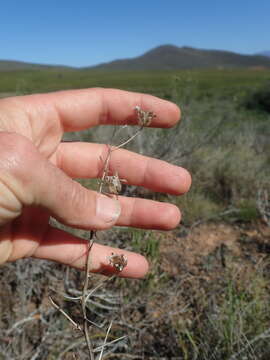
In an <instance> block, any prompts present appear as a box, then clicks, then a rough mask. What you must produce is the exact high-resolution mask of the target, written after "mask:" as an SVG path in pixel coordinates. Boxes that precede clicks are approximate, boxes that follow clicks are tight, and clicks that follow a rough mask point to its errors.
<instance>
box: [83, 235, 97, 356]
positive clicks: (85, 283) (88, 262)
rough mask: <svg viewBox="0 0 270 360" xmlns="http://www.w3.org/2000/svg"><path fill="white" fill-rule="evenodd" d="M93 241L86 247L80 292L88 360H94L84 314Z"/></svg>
mask: <svg viewBox="0 0 270 360" xmlns="http://www.w3.org/2000/svg"><path fill="white" fill-rule="evenodd" d="M93 243H94V242H93V240H92V239H91V240H90V242H89V245H88V251H87V254H86V267H85V278H84V285H83V291H82V297H81V307H82V313H83V333H84V337H85V341H86V344H87V349H88V353H89V358H90V360H95V356H94V353H93V345H92V342H91V339H90V336H89V329H88V319H87V314H86V299H87V290H88V285H89V273H90V262H91V257H90V252H91V248H92V246H93Z"/></svg>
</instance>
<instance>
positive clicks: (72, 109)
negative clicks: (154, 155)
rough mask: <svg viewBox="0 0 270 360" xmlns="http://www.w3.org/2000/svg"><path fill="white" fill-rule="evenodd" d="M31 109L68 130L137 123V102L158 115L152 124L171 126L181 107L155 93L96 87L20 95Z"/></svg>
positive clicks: (177, 117)
mask: <svg viewBox="0 0 270 360" xmlns="http://www.w3.org/2000/svg"><path fill="white" fill-rule="evenodd" d="M16 102H20V105H21V106H22V107H23V108H25V110H27V112H29V111H31V113H33V114H30V115H31V118H32V119H33V117H35V118H36V120H37V121H39V120H40V115H42V120H44V121H48V122H51V121H52V120H55V121H59V120H60V122H61V126H62V129H63V130H64V131H79V130H83V129H87V128H89V127H93V126H96V125H125V124H128V125H136V124H137V117H136V113H135V110H134V108H135V106H140V108H141V109H142V110H145V111H152V112H154V114H155V115H156V117H154V118H153V120H152V122H151V125H150V126H151V127H161V128H168V127H171V126H173V125H175V124H176V123H177V121H178V120H179V118H180V109H179V108H178V106H176V105H175V104H173V103H171V102H169V101H167V100H162V99H159V98H157V97H155V96H152V95H147V94H142V93H134V92H128V91H123V90H116V89H103V88H92V89H82V90H68V91H59V92H54V93H49V94H36V95H28V96H21V97H17V98H16Z"/></svg>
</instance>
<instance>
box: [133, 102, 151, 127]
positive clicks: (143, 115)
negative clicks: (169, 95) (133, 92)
mask: <svg viewBox="0 0 270 360" xmlns="http://www.w3.org/2000/svg"><path fill="white" fill-rule="evenodd" d="M135 111H136V114H137V118H138V124H139V125H140V126H141V127H144V126H149V125H150V124H151V122H152V119H153V118H155V117H156V115H155V114H154V113H153V111H145V110H142V109H141V108H140V106H138V105H137V106H135Z"/></svg>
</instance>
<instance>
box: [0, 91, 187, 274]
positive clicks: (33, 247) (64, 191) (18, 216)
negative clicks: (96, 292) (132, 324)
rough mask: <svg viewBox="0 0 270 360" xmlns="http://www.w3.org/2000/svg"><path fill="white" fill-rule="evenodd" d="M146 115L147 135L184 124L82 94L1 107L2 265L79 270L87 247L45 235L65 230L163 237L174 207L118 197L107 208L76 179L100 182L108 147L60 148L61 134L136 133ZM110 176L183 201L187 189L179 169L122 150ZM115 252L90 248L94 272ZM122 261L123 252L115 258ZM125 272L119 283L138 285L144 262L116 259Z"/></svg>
mask: <svg viewBox="0 0 270 360" xmlns="http://www.w3.org/2000/svg"><path fill="white" fill-rule="evenodd" d="M136 105H139V106H140V107H141V108H142V109H146V110H151V111H153V112H154V113H155V114H157V117H155V118H154V119H153V120H152V123H151V126H153V127H171V126H173V125H174V124H175V123H176V122H177V121H178V120H179V117H180V112H179V109H178V107H177V106H176V105H174V104H172V103H170V102H168V101H165V100H160V99H158V98H156V97H153V96H150V95H144V94H138V93H131V92H125V91H120V90H112V89H87V90H75V91H62V92H56V93H50V94H42V95H30V96H21V97H13V98H6V99H2V100H0V263H4V262H6V261H14V260H17V259H20V258H24V257H35V258H40V259H48V260H53V261H57V262H60V263H64V264H67V265H71V266H73V267H77V268H83V267H84V265H85V258H86V250H87V246H88V242H87V241H85V240H82V239H80V238H77V237H75V236H73V235H71V234H69V233H66V232H65V231H62V230H59V229H56V228H53V227H52V226H50V225H49V217H50V215H52V216H54V217H55V218H57V219H58V220H59V221H61V222H62V223H64V224H66V225H69V226H73V227H77V228H82V229H88V230H90V229H94V230H101V229H107V228H110V227H112V226H113V225H118V226H131V227H140V228H147V229H148V228H153V229H163V230H169V229H172V228H174V227H175V226H177V224H178V223H179V221H180V212H179V210H178V208H177V207H176V206H174V205H172V204H168V203H160V202H156V201H151V200H145V199H138V198H127V197H124V196H119V197H118V200H116V199H112V198H109V197H107V196H105V195H102V194H99V193H97V192H95V191H91V190H89V189H86V188H84V187H82V186H81V185H80V184H79V183H78V182H76V181H73V180H72V178H97V177H98V176H100V171H101V170H102V163H101V161H100V158H103V159H104V158H105V157H106V154H107V151H108V147H107V146H106V145H102V144H91V143H82V142H72V143H61V138H62V136H63V133H64V132H67V131H79V130H83V129H86V128H89V127H93V126H97V125H100V124H116V125H124V124H126V123H128V124H135V123H136V116H135V112H134V107H135V106H136ZM110 170H111V171H112V173H114V172H115V171H117V172H118V174H119V177H120V178H124V179H126V180H127V183H128V184H130V185H138V186H144V187H146V188H149V189H151V190H153V191H159V192H165V193H170V194H173V195H180V194H183V193H185V192H186V191H187V190H188V189H189V187H190V183H191V179H190V175H189V174H188V172H187V171H186V170H184V169H183V168H180V167H177V166H174V165H170V164H168V163H166V162H164V161H161V160H157V159H153V158H148V157H145V156H142V155H138V154H135V153H132V152H130V151H127V150H124V149H119V150H117V151H115V152H114V153H113V156H112V157H111V160H110ZM112 252H114V253H117V250H115V249H112V248H111V247H108V246H103V245H100V244H97V243H94V244H93V246H92V248H91V255H90V256H91V271H93V272H102V271H103V267H104V264H106V263H107V262H108V261H107V259H108V256H110V255H111V253H112ZM118 253H119V251H118ZM121 254H124V255H125V256H126V257H127V258H128V264H127V266H126V267H125V268H124V270H123V271H122V273H121V276H125V277H133V278H139V277H142V276H144V275H145V273H146V272H147V270H148V263H147V261H146V259H145V258H144V257H143V256H141V255H139V254H135V253H132V252H128V251H124V250H121Z"/></svg>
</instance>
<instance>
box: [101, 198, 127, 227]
mask: <svg viewBox="0 0 270 360" xmlns="http://www.w3.org/2000/svg"><path fill="white" fill-rule="evenodd" d="M96 211H97V216H98V217H99V218H100V219H102V220H103V221H104V222H106V223H108V222H115V221H116V220H117V219H118V218H119V215H120V214H121V205H120V202H119V201H118V200H116V199H112V198H109V197H108V196H105V195H99V196H98V198H97V210H96Z"/></svg>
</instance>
